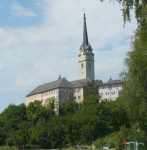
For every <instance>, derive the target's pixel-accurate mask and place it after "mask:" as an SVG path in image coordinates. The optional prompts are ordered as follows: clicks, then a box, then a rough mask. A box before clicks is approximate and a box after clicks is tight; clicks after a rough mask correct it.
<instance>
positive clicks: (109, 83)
mask: <svg viewBox="0 0 147 150" xmlns="http://www.w3.org/2000/svg"><path fill="white" fill-rule="evenodd" d="M112 84H123V82H122V81H121V80H112V79H111V77H110V79H109V80H108V82H105V83H102V84H99V86H101V85H112Z"/></svg>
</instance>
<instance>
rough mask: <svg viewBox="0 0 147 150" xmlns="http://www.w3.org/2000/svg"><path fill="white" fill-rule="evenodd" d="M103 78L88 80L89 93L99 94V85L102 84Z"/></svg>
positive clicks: (87, 89) (87, 88)
mask: <svg viewBox="0 0 147 150" xmlns="http://www.w3.org/2000/svg"><path fill="white" fill-rule="evenodd" d="M101 83H102V81H101V80H92V81H91V82H90V81H88V82H87V84H86V91H87V95H91V94H93V95H98V85H99V84H101Z"/></svg>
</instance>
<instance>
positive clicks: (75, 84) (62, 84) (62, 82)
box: [26, 78, 91, 97]
mask: <svg viewBox="0 0 147 150" xmlns="http://www.w3.org/2000/svg"><path fill="white" fill-rule="evenodd" d="M87 81H91V80H90V78H87V79H80V80H75V81H71V82H69V81H68V80H66V79H65V78H61V79H60V78H59V79H58V80H56V81H53V82H49V83H46V84H42V85H39V86H37V87H36V88H35V89H34V90H33V91H31V92H30V93H29V94H27V95H26V97H28V96H31V95H34V94H39V93H42V92H46V91H49V90H53V89H57V88H79V87H85V86H86V84H87Z"/></svg>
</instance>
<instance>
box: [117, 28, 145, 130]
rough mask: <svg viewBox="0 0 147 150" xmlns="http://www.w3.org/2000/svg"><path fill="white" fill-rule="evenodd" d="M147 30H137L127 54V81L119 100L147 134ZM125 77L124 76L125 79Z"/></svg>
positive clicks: (131, 117) (132, 119)
mask: <svg viewBox="0 0 147 150" xmlns="http://www.w3.org/2000/svg"><path fill="white" fill-rule="evenodd" d="M146 45H147V30H140V29H138V30H136V32H135V35H134V38H133V39H132V42H131V51H130V52H128V53H127V57H126V58H125V65H126V67H127V73H126V75H127V80H126V82H125V84H124V88H123V91H122V92H120V97H119V98H118V100H119V103H120V106H121V107H125V109H126V111H127V113H128V116H129V117H130V120H131V121H132V123H138V124H139V126H140V128H141V129H142V130H144V131H145V132H146V133H147V121H146V120H147V113H146V108H147V78H146V74H147V67H146V66H147V59H146V58H147V46H146ZM124 77H125V76H122V78H124Z"/></svg>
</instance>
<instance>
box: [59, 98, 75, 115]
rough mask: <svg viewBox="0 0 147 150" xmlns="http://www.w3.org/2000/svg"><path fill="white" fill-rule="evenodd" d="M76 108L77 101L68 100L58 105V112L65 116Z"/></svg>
mask: <svg viewBox="0 0 147 150" xmlns="http://www.w3.org/2000/svg"><path fill="white" fill-rule="evenodd" d="M77 110H78V103H77V102H72V101H70V102H69V103H63V104H61V105H60V108H59V114H60V115H62V116H66V115H69V114H70V113H71V114H74V113H75V112H76V111H77Z"/></svg>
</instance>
